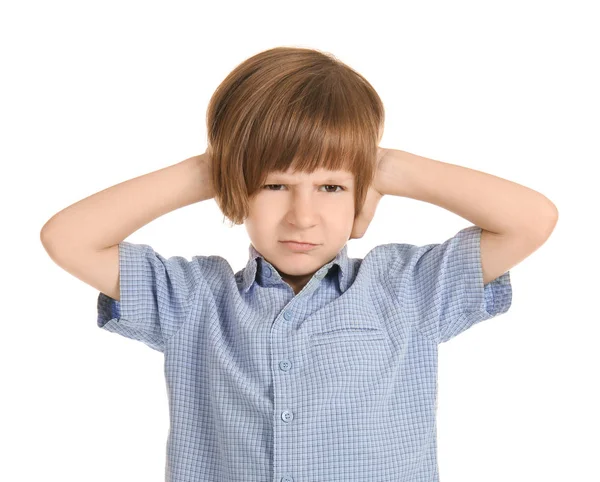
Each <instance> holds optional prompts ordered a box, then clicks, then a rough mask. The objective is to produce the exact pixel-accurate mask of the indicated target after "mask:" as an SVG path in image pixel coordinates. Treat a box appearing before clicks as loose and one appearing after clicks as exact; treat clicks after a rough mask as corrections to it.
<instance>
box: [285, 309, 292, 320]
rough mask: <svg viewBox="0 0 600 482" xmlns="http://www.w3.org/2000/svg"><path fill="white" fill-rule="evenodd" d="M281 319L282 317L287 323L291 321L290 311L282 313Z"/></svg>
mask: <svg viewBox="0 0 600 482" xmlns="http://www.w3.org/2000/svg"><path fill="white" fill-rule="evenodd" d="M283 317H284V318H285V319H286V320H288V321H289V320H291V319H292V312H291V311H286V312H284V313H283Z"/></svg>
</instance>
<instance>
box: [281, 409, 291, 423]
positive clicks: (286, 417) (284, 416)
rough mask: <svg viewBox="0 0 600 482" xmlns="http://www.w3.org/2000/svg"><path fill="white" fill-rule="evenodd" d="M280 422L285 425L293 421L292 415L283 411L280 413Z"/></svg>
mask: <svg viewBox="0 0 600 482" xmlns="http://www.w3.org/2000/svg"><path fill="white" fill-rule="evenodd" d="M281 420H283V421H284V422H286V423H288V422H291V421H292V420H294V414H293V413H292V412H288V411H287V410H285V411H284V412H281Z"/></svg>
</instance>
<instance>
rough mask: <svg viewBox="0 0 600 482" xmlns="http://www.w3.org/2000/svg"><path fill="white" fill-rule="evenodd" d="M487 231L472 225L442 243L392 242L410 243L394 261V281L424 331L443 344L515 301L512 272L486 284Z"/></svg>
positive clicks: (392, 270)
mask: <svg viewBox="0 0 600 482" xmlns="http://www.w3.org/2000/svg"><path fill="white" fill-rule="evenodd" d="M481 232H482V229H481V228H480V227H479V226H469V227H468V228H465V229H463V230H461V231H459V232H458V233H457V234H456V235H455V236H453V237H452V238H450V239H448V240H447V241H445V242H444V243H442V244H431V245H426V246H421V247H415V246H410V248H411V249H406V248H407V247H408V246H409V245H390V246H401V247H403V248H405V249H400V250H398V252H397V253H396V258H395V260H394V262H393V263H391V266H392V268H391V270H390V273H389V276H390V279H391V280H392V286H393V287H394V289H396V290H397V292H398V293H399V294H401V296H402V297H403V300H402V301H403V302H402V305H403V306H404V307H405V308H406V310H408V314H409V315H410V319H411V320H414V323H415V325H416V327H417V328H418V329H419V331H420V332H421V333H422V334H423V335H425V336H426V337H428V338H430V339H432V340H433V341H435V342H436V343H438V344H439V343H443V342H446V341H448V340H450V339H452V338H453V337H455V336H456V335H458V334H460V333H462V332H463V331H465V330H467V329H468V328H470V327H471V326H473V325H474V324H476V323H479V322H480V321H483V320H488V319H490V318H493V317H495V316H498V315H500V314H502V313H505V312H506V311H508V309H509V308H510V305H511V303H512V285H511V280H510V271H507V272H505V273H504V274H502V275H500V276H499V277H497V278H496V279H494V280H492V281H490V282H489V283H487V284H486V285H484V284H483V270H482V268H481V251H480V242H481ZM403 258H404V259H403Z"/></svg>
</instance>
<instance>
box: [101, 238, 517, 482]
mask: <svg viewBox="0 0 600 482" xmlns="http://www.w3.org/2000/svg"><path fill="white" fill-rule="evenodd" d="M480 237H481V228H479V227H477V226H469V227H468V228H465V229H463V230H461V231H459V232H458V233H457V234H456V235H455V236H454V237H452V238H450V239H448V240H447V241H445V242H444V243H442V244H429V245H426V246H420V247H419V246H414V245H409V244H398V243H391V244H384V245H380V246H377V247H375V248H373V249H372V250H371V251H369V253H367V255H366V256H365V258H364V259H356V258H348V256H347V245H345V246H344V247H343V249H342V250H341V251H340V252H339V253H338V255H337V256H336V258H335V259H333V260H332V261H331V262H329V263H327V264H326V265H324V266H323V267H322V268H321V269H319V270H318V271H317V273H315V275H314V276H313V278H312V279H311V280H310V282H309V283H308V284H307V285H306V286H304V288H303V289H302V291H301V292H300V293H298V295H294V292H293V290H292V288H291V287H290V286H288V285H287V284H286V283H285V282H284V281H283V280H282V279H281V277H280V275H279V274H278V272H277V270H276V269H275V268H274V267H273V266H272V265H271V264H270V263H268V262H267V261H265V259H264V258H263V257H262V256H261V255H260V253H258V252H257V251H256V249H255V248H254V247H253V246H252V245H250V248H249V250H250V259H249V261H248V264H247V265H246V267H245V268H244V269H242V270H241V271H239V272H237V273H235V274H234V273H233V271H232V269H231V266H230V264H229V263H228V261H227V260H225V259H224V258H222V257H220V256H194V257H193V258H192V260H191V261H188V260H187V259H185V258H184V257H181V256H173V257H171V258H169V259H165V258H164V257H162V256H161V255H160V254H158V253H156V252H155V251H154V250H153V249H152V248H151V247H150V246H148V245H145V244H132V243H128V242H125V241H123V242H121V243H120V244H119V267H120V301H115V300H113V299H112V298H110V297H108V296H106V295H105V294H104V293H100V294H99V297H98V306H97V308H98V326H99V327H101V328H103V329H105V330H108V331H112V332H115V333H119V334H121V335H123V336H125V337H128V338H132V339H134V340H139V341H141V342H143V343H145V344H146V345H148V346H149V347H150V348H153V349H155V350H158V351H160V352H162V353H163V354H164V360H165V379H166V385H167V393H168V399H169V411H170V428H169V436H168V440H167V453H166V464H165V474H166V479H165V480H166V481H167V482H225V481H236V482H238V481H239V482H241V481H244V482H259V481H260V482H266V481H269V482H333V481H344V482H346V481H352V482H392V481H393V482H421V481H422V482H438V481H439V471H438V463H437V453H436V451H437V445H436V443H437V441H436V410H437V362H438V344H439V343H442V342H445V341H448V340H450V339H451V338H453V337H454V336H456V335H458V334H460V333H461V332H463V331H465V330H466V329H468V328H469V327H471V326H473V325H474V324H476V323H479V322H480V321H483V320H487V319H489V318H492V317H494V316H497V315H499V314H502V313H504V312H506V311H507V310H508V308H509V307H510V305H511V302H512V287H511V283H510V272H508V271H507V272H506V273H504V274H503V275H501V276H499V277H498V278H496V279H495V280H493V281H491V282H490V283H488V284H486V285H485V286H484V285H483V273H482V270H481V264H480V245H479V242H480Z"/></svg>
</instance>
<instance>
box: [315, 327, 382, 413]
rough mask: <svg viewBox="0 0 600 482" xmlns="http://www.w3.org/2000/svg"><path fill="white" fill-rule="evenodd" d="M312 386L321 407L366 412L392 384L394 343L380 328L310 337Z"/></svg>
mask: <svg viewBox="0 0 600 482" xmlns="http://www.w3.org/2000/svg"><path fill="white" fill-rule="evenodd" d="M309 347H310V365H309V366H310V369H309V370H308V371H307V375H308V377H309V381H308V383H309V386H311V387H313V393H315V394H317V397H318V401H317V403H320V404H321V405H320V406H321V407H328V408H329V409H335V408H338V409H339V410H341V412H338V413H343V412H345V411H346V410H347V409H348V408H349V407H354V408H356V409H359V410H362V409H366V407H369V406H372V404H373V403H376V401H377V400H378V399H379V397H381V396H383V394H384V393H385V391H386V387H387V386H388V384H389V381H386V380H387V377H388V376H389V374H390V363H391V342H390V339H389V337H388V335H387V333H386V332H385V331H384V330H382V329H380V328H366V327H363V328H342V329H336V330H332V331H328V332H322V333H313V334H312V335H311V336H310V343H309Z"/></svg>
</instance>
